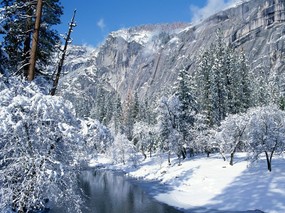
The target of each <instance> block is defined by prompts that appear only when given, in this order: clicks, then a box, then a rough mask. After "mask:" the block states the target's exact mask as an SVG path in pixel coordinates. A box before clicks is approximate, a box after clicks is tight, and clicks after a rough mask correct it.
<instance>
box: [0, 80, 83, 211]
mask: <svg viewBox="0 0 285 213" xmlns="http://www.w3.org/2000/svg"><path fill="white" fill-rule="evenodd" d="M9 87H10V88H9V89H8V88H7V89H3V90H2V91H0V96H1V100H0V123H1V125H0V168H1V170H0V185H1V188H0V201H1V203H0V210H1V212H3V211H4V210H5V209H7V208H8V209H9V208H12V209H14V210H15V211H18V212H28V211H31V210H40V209H43V208H45V206H46V205H47V204H50V203H57V205H60V203H64V204H66V206H68V207H69V208H70V209H73V212H74V210H75V211H77V212H80V198H79V196H77V194H76V192H75V187H76V185H77V183H76V180H77V177H76V175H77V173H76V171H77V169H78V167H79V164H78V161H79V158H80V154H83V153H82V149H81V148H80V147H82V145H83V143H84V140H83V138H82V136H81V135H80V134H79V133H80V126H79V124H80V122H79V121H78V120H77V119H76V118H75V112H74V110H73V109H72V106H71V104H70V103H69V102H65V101H64V100H63V99H62V98H59V97H51V96H46V95H43V94H41V93H38V92H35V91H34V90H33V89H32V88H29V87H25V86H23V85H22V84H21V83H20V84H18V85H17V86H13V84H10V85H9ZM71 204H72V205H71Z"/></svg>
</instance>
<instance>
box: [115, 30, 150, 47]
mask: <svg viewBox="0 0 285 213" xmlns="http://www.w3.org/2000/svg"><path fill="white" fill-rule="evenodd" d="M110 35H111V36H113V37H121V38H123V39H124V40H125V41H127V42H129V43H131V42H135V43H138V44H141V45H143V44H146V43H148V42H149V41H150V39H151V38H152V37H153V32H151V31H146V30H142V31H140V32H137V33H129V31H128V30H127V29H122V30H118V31H115V32H112V33H111V34H110Z"/></svg>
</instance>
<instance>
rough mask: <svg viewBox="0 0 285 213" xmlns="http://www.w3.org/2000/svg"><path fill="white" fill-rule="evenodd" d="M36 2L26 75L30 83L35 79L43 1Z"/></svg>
mask: <svg viewBox="0 0 285 213" xmlns="http://www.w3.org/2000/svg"><path fill="white" fill-rule="evenodd" d="M37 2H38V3H37V9H36V21H35V29H34V33H33V38H32V48H31V58H30V66H29V73H28V80H29V81H32V80H34V78H35V68H36V58H37V47H38V40H39V32H40V24H41V17H42V8H43V0H38V1H37Z"/></svg>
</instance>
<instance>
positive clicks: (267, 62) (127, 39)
mask: <svg viewBox="0 0 285 213" xmlns="http://www.w3.org/2000/svg"><path fill="white" fill-rule="evenodd" d="M284 7H285V1H283V0H251V1H248V2H245V3H242V4H240V5H237V6H235V7H232V8H229V9H227V10H224V11H221V12H219V13H217V14H215V15H213V16H211V17H209V18H208V19H206V20H204V21H203V22H201V23H199V24H197V25H191V24H169V25H154V26H141V27H136V28H131V29H123V30H119V31H117V32H113V33H111V34H110V35H109V36H108V37H107V39H106V41H105V42H104V43H103V45H102V46H100V47H99V48H98V49H97V50H94V51H93V53H90V51H89V52H88V51H85V52H84V51H83V50H82V51H83V52H82V51H81V53H80V54H77V55H76V54H75V53H74V54H75V55H76V57H75V58H76V60H74V58H73V59H72V60H70V61H69V62H68V63H67V65H66V69H70V71H73V72H72V73H71V74H70V75H67V76H65V77H64V78H63V79H62V84H61V90H60V94H61V95H63V96H64V97H66V98H68V99H70V100H71V101H72V102H75V103H76V105H78V106H77V108H78V109H79V110H78V112H79V115H90V111H91V110H92V107H94V106H95V105H96V104H94V103H96V101H98V100H99V99H98V97H97V96H98V88H101V90H104V91H105V94H107V93H108V94H109V96H108V97H109V98H110V99H112V94H116V93H118V94H119V95H120V96H121V97H122V99H125V98H126V96H127V94H128V93H130V92H131V93H134V91H137V92H138V94H139V97H140V98H141V99H143V98H146V97H148V98H150V99H151V100H154V99H155V98H156V97H157V96H160V95H161V94H163V93H165V92H166V91H168V90H169V89H170V88H171V86H172V85H173V84H174V82H175V81H176V78H177V73H178V71H179V69H181V68H183V67H185V68H187V69H189V70H190V71H191V72H193V71H194V70H195V68H196V62H197V56H198V55H199V53H200V52H201V51H203V49H205V48H207V47H208V46H209V45H210V44H211V43H212V42H213V41H214V39H215V32H216V31H217V29H220V30H221V31H222V32H223V34H224V37H225V41H226V42H227V43H229V45H232V46H233V47H235V48H237V49H239V50H243V51H244V52H245V53H246V55H247V58H248V61H249V63H250V66H251V68H252V69H253V70H256V72H258V71H259V70H263V71H266V72H274V73H276V74H278V75H282V74H284V59H283V58H284V53H285V46H284V45H285V10H284ZM74 54H73V55H74ZM71 55H72V54H71ZM80 58H81V59H82V60H80ZM76 61H80V62H79V65H78V64H76ZM84 61H85V62H86V63H82V62H84ZM82 97H86V98H85V99H84V100H82ZM86 106H89V107H86Z"/></svg>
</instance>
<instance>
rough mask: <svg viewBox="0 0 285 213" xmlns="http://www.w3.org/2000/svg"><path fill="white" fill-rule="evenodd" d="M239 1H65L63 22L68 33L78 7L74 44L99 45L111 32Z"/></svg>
mask: <svg viewBox="0 0 285 213" xmlns="http://www.w3.org/2000/svg"><path fill="white" fill-rule="evenodd" d="M235 1H238V0H61V4H62V5H63V6H64V15H63V16H62V18H61V20H62V24H61V25H59V26H57V27H56V29H57V30H58V31H59V32H60V33H65V32H67V28H68V22H69V21H70V19H71V17H72V14H73V11H74V9H77V15H76V22H77V27H76V28H75V29H74V32H73V34H72V38H73V44H76V45H91V46H97V45H98V44H100V42H102V41H103V40H104V38H105V37H106V36H107V35H108V34H109V33H110V32H111V31H115V30H118V29H121V28H127V27H132V26H137V25H142V24H155V23H173V22H191V21H192V20H198V19H201V18H204V17H207V16H209V15H211V14H213V13H214V12H215V11H217V10H220V9H223V8H224V7H226V6H227V5H228V4H230V3H233V2H235Z"/></svg>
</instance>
